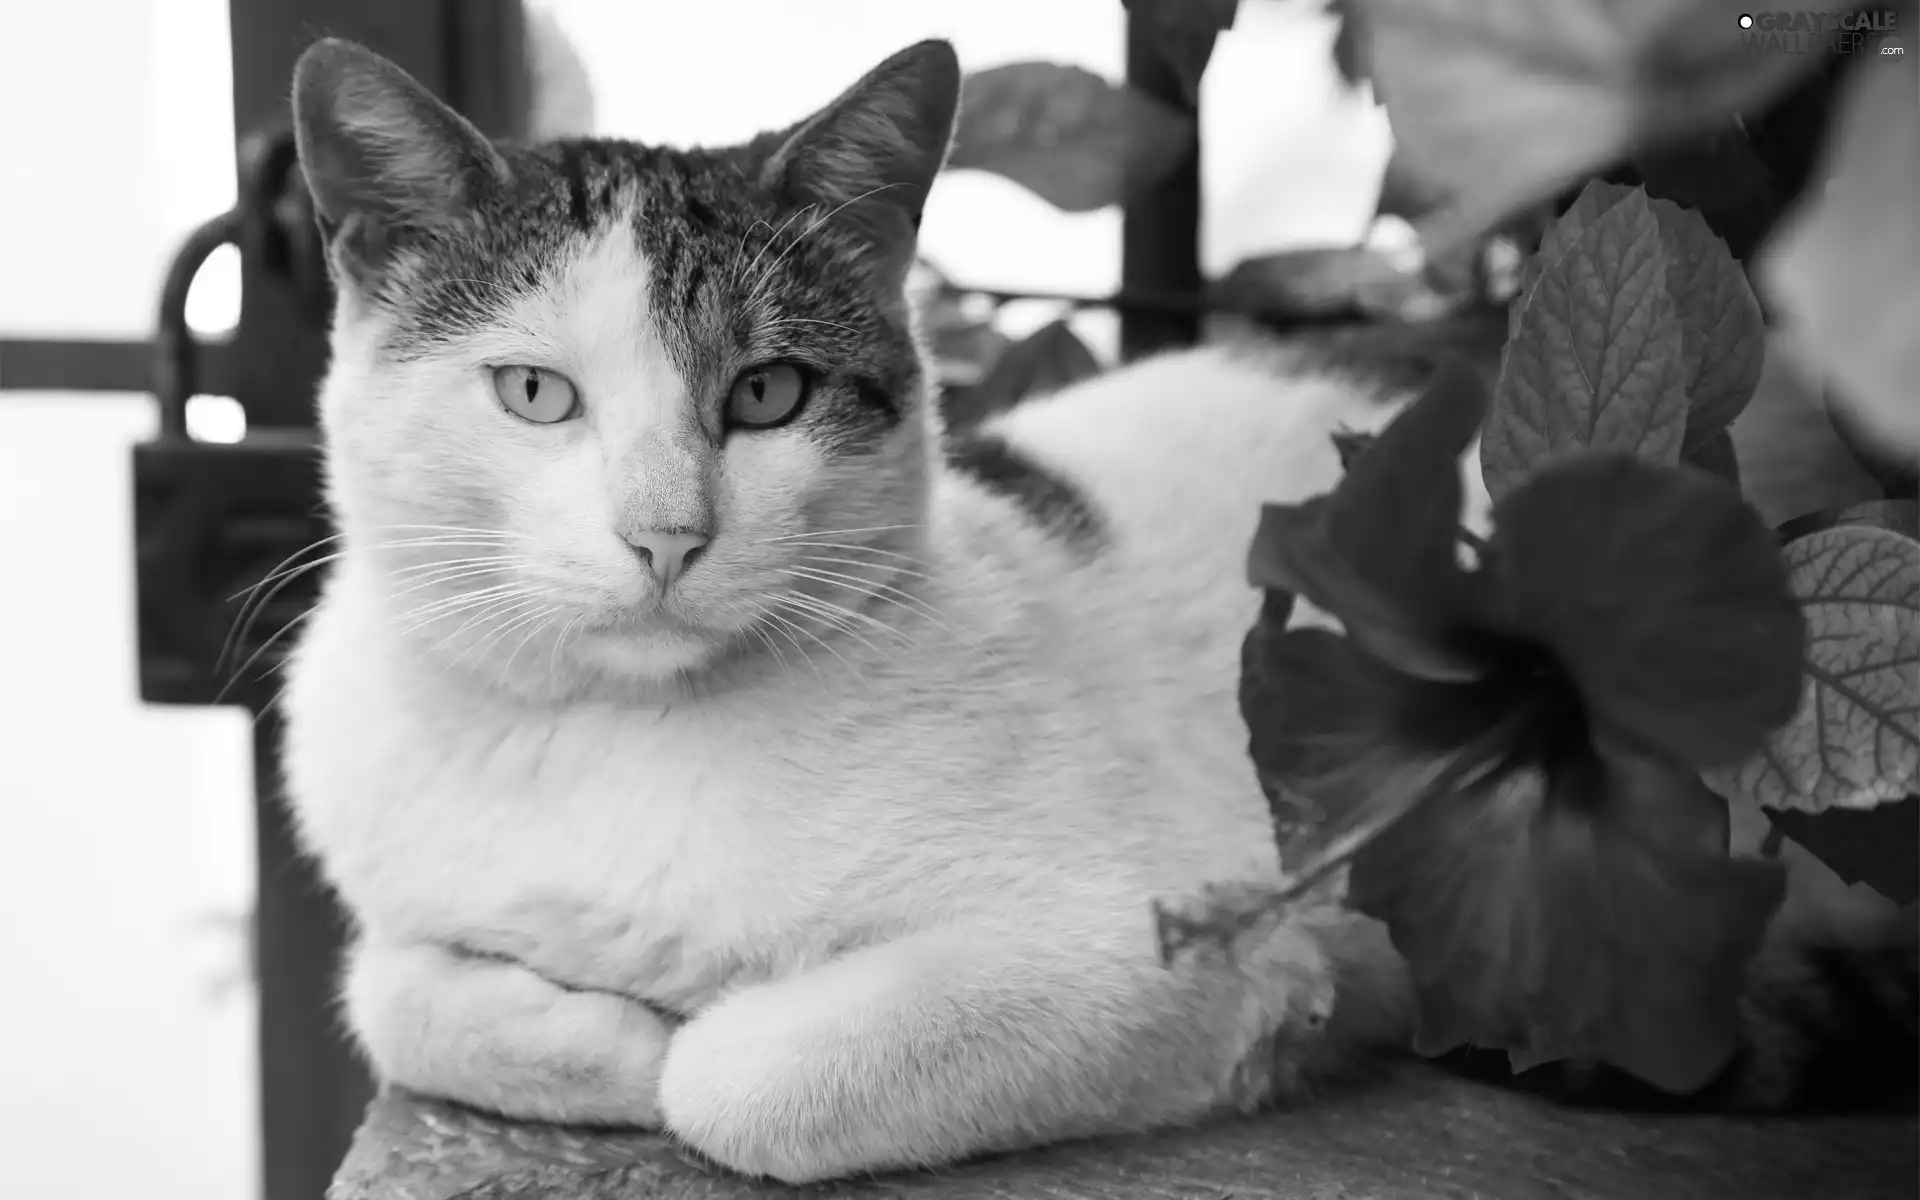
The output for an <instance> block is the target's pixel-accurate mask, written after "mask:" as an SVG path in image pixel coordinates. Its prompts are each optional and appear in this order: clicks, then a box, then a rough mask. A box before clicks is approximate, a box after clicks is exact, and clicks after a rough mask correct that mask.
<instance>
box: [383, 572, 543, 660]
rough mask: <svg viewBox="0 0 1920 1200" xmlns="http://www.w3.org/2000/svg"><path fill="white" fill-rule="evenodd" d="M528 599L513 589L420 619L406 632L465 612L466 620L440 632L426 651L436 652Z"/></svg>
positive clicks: (417, 629) (518, 606)
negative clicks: (438, 636)
mask: <svg viewBox="0 0 1920 1200" xmlns="http://www.w3.org/2000/svg"><path fill="white" fill-rule="evenodd" d="M528 599H529V597H528V595H527V593H525V592H524V591H521V590H519V589H515V590H514V591H511V592H508V593H506V594H505V595H500V596H490V597H487V598H485V599H483V600H481V601H479V602H477V603H474V604H470V605H467V606H465V607H462V608H457V609H454V610H452V611H450V612H445V613H441V614H439V615H438V617H436V618H430V619H428V620H425V621H421V622H420V623H418V624H417V625H415V626H414V627H413V628H412V629H411V630H409V631H408V632H409V633H417V632H419V631H420V630H422V629H425V628H426V627H427V626H428V625H431V624H432V623H433V621H434V620H448V619H451V618H453V617H457V616H460V615H461V614H463V613H464V614H467V618H466V620H464V621H462V622H460V624H459V625H456V626H455V627H454V628H453V629H452V630H450V631H449V632H447V633H444V634H442V635H441V636H440V638H439V639H438V640H437V641H435V642H434V644H433V646H432V648H431V649H429V650H428V651H427V653H428V654H429V655H433V654H438V653H440V652H441V651H442V650H445V649H448V648H449V647H451V646H452V645H453V643H454V642H455V641H456V640H458V639H459V637H460V635H461V634H463V633H465V632H466V631H467V630H469V629H472V628H473V627H474V626H476V625H479V624H481V623H482V622H485V621H487V620H490V619H493V618H495V617H505V616H507V615H508V614H510V613H513V612H518V611H520V610H521V609H522V608H524V607H525V606H526V604H527V602H528ZM456 661H457V660H456Z"/></svg>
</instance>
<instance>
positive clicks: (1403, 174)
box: [1373, 154, 1447, 222]
mask: <svg viewBox="0 0 1920 1200" xmlns="http://www.w3.org/2000/svg"><path fill="white" fill-rule="evenodd" d="M1446 202H1447V197H1446V194H1445V193H1444V192H1441V191H1439V190H1437V189H1436V188H1435V187H1434V186H1433V185H1432V184H1431V183H1429V182H1428V181H1427V180H1425V179H1422V178H1421V177H1420V176H1419V175H1417V174H1415V173H1414V172H1413V171H1412V170H1411V169H1410V168H1409V167H1408V166H1407V164H1406V160H1405V159H1404V158H1402V157H1401V156H1400V155H1398V154H1394V155H1392V156H1390V157H1389V158H1388V159H1387V169H1386V171H1385V172H1384V173H1383V174H1382V175H1381V177H1380V198H1379V199H1378V200H1377V201H1375V202H1374V206H1373V215H1374V216H1376V217H1399V218H1400V219H1401V220H1403V221H1408V222H1412V221H1418V220H1419V219H1420V218H1421V217H1424V216H1426V215H1427V214H1428V213H1430V212H1432V211H1433V210H1434V209H1436V208H1439V207H1440V206H1441V205H1442V204H1445V203H1446Z"/></svg>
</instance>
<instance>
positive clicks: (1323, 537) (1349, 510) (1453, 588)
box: [1247, 358, 1487, 681]
mask: <svg viewBox="0 0 1920 1200" xmlns="http://www.w3.org/2000/svg"><path fill="white" fill-rule="evenodd" d="M1486 405H1487V396H1486V390H1485V388H1484V387H1483V386H1482V385H1481V382H1480V379H1479V377H1478V376H1477V375H1475V374H1474V373H1473V371H1472V369H1471V368H1469V367H1467V366H1466V365H1465V364H1463V363H1460V362H1458V361H1456V360H1453V359H1451V358H1447V359H1443V360H1442V363H1441V365H1440V367H1439V369H1438V371H1437V372H1436V374H1435V375H1434V378H1433V380H1432V382H1431V383H1430V384H1429V386H1428V388H1427V390H1426V391H1425V392H1424V393H1423V394H1422V395H1421V396H1420V398H1419V399H1417V400H1415V401H1414V402H1413V404H1411V405H1410V406H1409V407H1408V408H1407V409H1406V411H1404V412H1402V413H1401V414H1400V415H1399V416H1398V417H1396V418H1395V419H1394V421H1393V423H1392V424H1390V425H1389V426H1387V428H1386V430H1385V431H1384V432H1383V433H1381V434H1380V436H1379V437H1378V438H1377V439H1375V440H1374V442H1373V443H1372V444H1371V445H1370V446H1368V448H1367V449H1366V450H1365V452H1363V453H1361V454H1359V455H1358V456H1357V457H1356V458H1355V460H1354V463H1353V467H1352V469H1351V470H1350V471H1348V472H1347V474H1346V475H1345V476H1344V477H1343V478H1342V479H1341V481H1340V483H1339V485H1338V486H1337V487H1335V488H1334V490H1333V491H1332V492H1331V493H1329V494H1328V495H1326V496H1321V497H1316V498H1314V499H1312V500H1309V501H1307V502H1305V503H1304V504H1294V505H1281V504H1270V505H1267V506H1266V507H1265V508H1264V509H1263V510H1262V512H1261V516H1260V529H1259V532H1258V533H1257V534H1256V535H1255V537H1254V541H1253V547H1252V550H1251V552H1250V554H1249V555H1248V562H1247V574H1248V578H1249V579H1251V580H1252V581H1253V582H1254V583H1255V584H1258V585H1260V586H1262V587H1267V588H1284V589H1286V590H1288V591H1292V592H1297V593H1298V594H1300V595H1302V596H1305V597H1306V598H1307V599H1308V600H1311V601H1312V602H1313V603H1314V604H1316V605H1318V606H1320V607H1321V608H1324V609H1326V610H1327V611H1328V612H1330V613H1332V614H1333V615H1334V616H1336V617H1338V618H1339V619H1340V622H1341V625H1342V626H1343V627H1344V628H1345V629H1346V631H1347V633H1348V635H1349V636H1350V637H1352V638H1353V639H1354V640H1355V641H1357V642H1358V643H1360V644H1361V645H1362V646H1364V647H1365V648H1366V649H1367V650H1368V651H1369V652H1370V653H1372V654H1374V655H1375V656H1376V657H1378V658H1380V659H1381V660H1382V661H1384V662H1387V663H1389V664H1391V665H1392V666H1394V667H1396V668H1398V669H1399V670H1401V671H1403V672H1405V673H1407V674H1409V675H1413V676H1415V677H1417V678H1421V679H1432V680H1450V681H1459V680H1465V679H1475V678H1478V677H1479V676H1480V675H1482V674H1483V673H1484V671H1485V664H1484V663H1483V661H1482V660H1481V656H1480V655H1478V654H1477V653H1476V652H1475V651H1474V649H1473V648H1472V647H1471V646H1469V645H1464V644H1462V642H1461V639H1460V638H1459V636H1458V633H1459V629H1458V627H1459V626H1460V625H1461V623H1462V618H1463V616H1464V615H1465V614H1466V612H1467V611H1468V606H1467V604H1466V602H1465V600H1464V598H1463V591H1464V588H1463V582H1462V581H1463V579H1464V572H1462V571H1461V569H1460V566H1459V563H1458V560H1457V558H1456V552H1455V547H1456V544H1457V542H1458V541H1459V520H1460V504H1461V490H1462V489H1461V482H1460V463H1459V458H1460V455H1461V454H1462V453H1463V452H1464V451H1465V449H1466V447H1467V445H1468V444H1469V443H1470V442H1471V441H1472V440H1473V435H1474V433H1475V431H1476V430H1478V428H1479V425H1480V419H1481V417H1482V415H1484V413H1485V412H1486Z"/></svg>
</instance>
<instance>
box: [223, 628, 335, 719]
mask: <svg viewBox="0 0 1920 1200" xmlns="http://www.w3.org/2000/svg"><path fill="white" fill-rule="evenodd" d="M318 609H319V606H318V605H314V606H312V607H310V608H308V609H307V610H306V611H305V612H303V613H301V614H300V615H299V616H297V617H294V618H293V619H292V620H290V621H288V622H287V623H286V624H285V625H282V626H281V627H280V628H278V629H276V630H274V631H273V634H272V636H270V637H269V638H267V640H266V641H264V642H261V643H260V644H259V645H258V646H256V647H255V648H254V651H253V653H252V654H249V655H247V660H246V661H245V662H243V663H241V664H240V665H239V666H237V667H235V668H234V669H233V673H232V674H230V675H228V676H227V681H226V682H225V683H223V684H221V685H220V690H219V691H218V692H216V693H214V697H213V702H214V703H215V704H219V703H221V702H223V701H224V700H225V699H226V698H227V693H228V692H230V691H232V690H233V685H234V684H236V683H239V682H240V681H241V680H242V679H244V678H246V674H247V672H248V671H250V670H252V669H253V664H254V663H256V662H259V661H260V656H261V655H263V654H265V653H266V652H267V651H268V650H271V649H272V648H273V646H274V643H276V642H278V641H279V640H280V639H281V638H283V637H285V636H287V634H289V633H291V632H292V631H293V630H294V628H295V627H296V626H298V625H300V624H301V623H303V622H304V621H306V619H307V618H308V617H311V616H312V615H313V614H314V613H315V612H316V611H318Z"/></svg>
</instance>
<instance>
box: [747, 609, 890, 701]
mask: <svg viewBox="0 0 1920 1200" xmlns="http://www.w3.org/2000/svg"><path fill="white" fill-rule="evenodd" d="M798 597H799V593H797V592H783V593H781V594H779V595H776V596H773V597H771V599H772V601H773V604H774V606H775V607H776V608H783V609H786V610H788V611H790V612H792V613H794V614H795V615H797V616H812V617H813V618H814V619H815V620H823V619H822V618H821V617H820V616H819V615H818V614H817V613H810V612H809V611H808V610H807V609H806V608H804V607H802V606H800V605H797V604H795V603H794V600H795V599H796V598H798ZM823 623H825V622H824V621H823ZM788 624H790V625H791V626H792V627H793V628H794V629H795V630H796V631H798V632H800V633H804V634H805V635H807V636H808V637H809V638H812V639H813V641H814V643H815V644H816V645H818V646H819V647H820V648H821V649H823V650H825V651H826V652H827V653H828V654H831V655H833V656H834V657H835V658H837V659H839V660H840V664H841V665H842V666H844V667H846V669H847V670H848V671H850V672H852V673H853V676H854V678H856V679H858V680H859V681H860V682H861V684H862V685H864V686H868V687H871V686H872V683H871V681H870V680H868V679H867V677H866V676H865V675H864V674H862V673H861V670H860V668H859V667H856V666H854V665H853V662H852V660H850V659H849V658H847V656H846V655H844V654H842V653H840V651H839V649H838V648H836V647H835V646H834V644H833V643H832V642H830V641H828V640H827V639H826V638H823V637H821V636H820V635H819V634H818V633H816V632H814V631H813V630H811V629H809V628H807V627H806V625H804V624H802V623H801V622H799V621H790V622H788ZM842 632H844V630H843V631H842Z"/></svg>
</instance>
